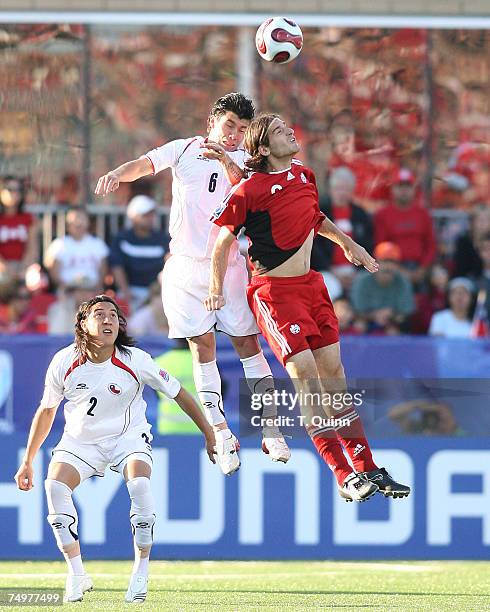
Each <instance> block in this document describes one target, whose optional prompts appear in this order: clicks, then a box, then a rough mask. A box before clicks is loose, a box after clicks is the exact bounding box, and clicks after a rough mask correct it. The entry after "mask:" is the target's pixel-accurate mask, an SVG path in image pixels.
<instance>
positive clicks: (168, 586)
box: [0, 561, 490, 612]
mask: <svg viewBox="0 0 490 612" xmlns="http://www.w3.org/2000/svg"><path fill="white" fill-rule="evenodd" d="M85 566H86V569H87V571H88V573H89V574H90V575H91V576H92V578H93V580H94V585H95V590H94V591H93V592H92V593H87V594H86V595H85V598H84V600H83V602H82V603H79V604H70V605H69V607H71V609H75V610H82V609H89V610H98V611H99V610H100V611H102V610H124V609H127V608H128V605H129V604H125V603H124V594H125V591H126V587H127V581H128V576H129V573H130V571H131V563H130V562H127V561H91V562H87V563H86V564H85ZM150 569H151V574H150V591H149V594H148V598H147V601H146V603H145V604H144V606H143V607H144V608H146V609H148V610H158V611H160V610H172V611H175V612H183V611H189V612H190V611H191V610H192V612H201V611H203V612H204V611H223V612H225V611H226V612H235V611H237V612H242V611H247V612H251V611H255V610H260V611H261V612H263V611H271V612H272V611H273V612H281V611H282V610H300V611H308V612H309V611H316V610H318V611H320V610H322V611H323V610H336V609H339V610H342V612H344V611H348V610H366V611H368V612H370V611H371V610H399V611H402V612H412V611H414V610H442V611H445V610H458V611H464V612H469V611H475V612H476V611H478V612H480V611H482V610H490V580H489V576H490V562H483V561H481V562H478V561H471V562H470V561H468V562H464V561H403V562H340V561H338V562H337V561H310V562H296V561H283V562H253V561H250V562H247V561H243V562H240V561H202V562H199V561H196V562H184V561H182V562H181V561H152V562H151V564H150ZM64 576H65V565H64V563H61V562H22V561H11V562H0V590H1V591H2V592H4V593H5V590H6V589H11V588H12V587H19V588H22V589H29V588H61V587H62V586H63V584H64ZM74 606H75V608H74ZM67 607H68V606H63V608H67ZM0 609H2V610H13V609H18V610H37V611H38V612H39V611H40V610H43V609H44V610H47V609H48V608H46V607H45V608H42V607H36V608H35V607H22V608H21V607H17V608H15V607H10V606H9V607H1V606H0ZM60 609H62V607H61V606H56V607H51V608H50V610H60Z"/></svg>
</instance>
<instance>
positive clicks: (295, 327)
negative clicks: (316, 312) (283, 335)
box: [289, 323, 301, 334]
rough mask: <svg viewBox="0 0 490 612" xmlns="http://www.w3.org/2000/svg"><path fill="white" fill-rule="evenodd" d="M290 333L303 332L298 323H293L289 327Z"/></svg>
mask: <svg viewBox="0 0 490 612" xmlns="http://www.w3.org/2000/svg"><path fill="white" fill-rule="evenodd" d="M289 331H290V332H291V333H292V334H299V332H300V331H301V327H300V326H299V325H298V324H297V323H293V324H292V325H290V326H289Z"/></svg>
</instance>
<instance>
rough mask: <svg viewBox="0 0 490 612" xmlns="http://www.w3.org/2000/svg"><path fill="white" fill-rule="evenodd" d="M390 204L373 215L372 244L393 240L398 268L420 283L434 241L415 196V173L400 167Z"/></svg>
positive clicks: (428, 218) (432, 254) (430, 259)
mask: <svg viewBox="0 0 490 612" xmlns="http://www.w3.org/2000/svg"><path fill="white" fill-rule="evenodd" d="M392 198H393V199H392V203H391V204H390V205H388V206H386V207H385V208H383V209H382V210H380V211H378V212H377V213H376V215H375V217H374V232H375V239H376V244H379V243H381V242H393V243H395V244H396V245H398V246H399V247H400V252H401V259H400V263H401V268H400V269H401V270H402V271H403V272H404V273H405V274H406V275H407V277H408V278H409V279H410V280H411V281H412V282H413V283H414V284H419V283H421V282H422V281H423V280H424V278H425V275H426V271H427V268H428V267H429V266H430V265H431V264H432V262H433V261H434V257H435V254H436V240H435V236H434V229H433V225H432V218H431V216H430V214H429V213H428V212H427V210H426V209H425V208H423V207H422V206H421V205H420V204H419V202H418V201H417V198H416V191H415V176H414V174H413V172H412V171H411V170H409V169H408V168H401V169H400V170H399V171H398V172H397V174H396V179H395V183H394V184H393V186H392Z"/></svg>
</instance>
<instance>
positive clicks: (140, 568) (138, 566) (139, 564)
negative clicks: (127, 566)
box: [131, 556, 150, 576]
mask: <svg viewBox="0 0 490 612" xmlns="http://www.w3.org/2000/svg"><path fill="white" fill-rule="evenodd" d="M149 563H150V557H149V556H148V557H140V558H136V559H135V560H134V565H133V571H132V572H131V573H132V574H133V575H134V574H139V575H140V576H148V565H149Z"/></svg>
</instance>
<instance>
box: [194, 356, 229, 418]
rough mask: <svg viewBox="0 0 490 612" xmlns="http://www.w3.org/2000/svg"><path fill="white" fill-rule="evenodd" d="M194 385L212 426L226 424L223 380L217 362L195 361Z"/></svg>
mask: <svg viewBox="0 0 490 612" xmlns="http://www.w3.org/2000/svg"><path fill="white" fill-rule="evenodd" d="M193 371H194V383H195V385H196V391H197V394H198V395H199V399H200V400H201V404H202V407H203V408H204V414H205V415H206V419H207V420H208V423H209V424H210V425H219V424H220V423H224V422H225V412H224V408H223V397H222V396H221V378H220V375H219V371H218V366H217V364H216V360H214V361H210V362H208V363H199V362H198V361H194V367H193Z"/></svg>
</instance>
